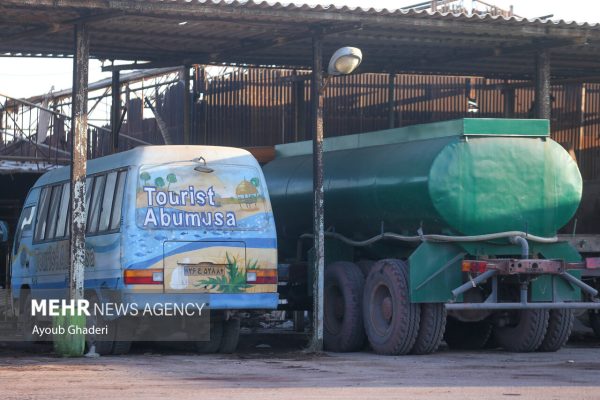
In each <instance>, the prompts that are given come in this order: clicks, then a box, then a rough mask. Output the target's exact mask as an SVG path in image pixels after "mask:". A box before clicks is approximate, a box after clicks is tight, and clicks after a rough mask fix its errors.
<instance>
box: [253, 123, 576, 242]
mask: <svg viewBox="0 0 600 400" xmlns="http://www.w3.org/2000/svg"><path fill="white" fill-rule="evenodd" d="M549 134H550V132H549V122H548V121H547V120H515V119H460V120H454V121H447V122H439V123H431V124H425V125H417V126H409V127H405V128H398V129H390V130H385V131H379V132H371V133H364V134H356V135H349V136H342V137H334V138H328V139H326V140H325V143H324V174H325V181H324V188H325V218H326V219H325V226H326V228H333V229H334V230H335V231H336V232H339V233H341V234H343V235H345V236H347V237H350V238H354V239H364V238H368V237H372V236H374V235H377V234H379V233H381V232H382V229H383V230H385V231H388V232H390V231H391V232H396V233H402V234H410V235H416V234H417V230H418V229H419V228H422V231H423V232H424V233H425V234H433V233H439V234H446V235H483V234H490V233H496V232H505V231H523V232H528V233H530V234H533V235H539V236H553V235H555V234H556V232H557V230H558V229H559V228H561V227H562V226H564V225H565V224H566V223H567V222H568V221H569V220H570V219H571V217H572V216H573V214H574V213H575V211H576V210H577V207H578V205H579V201H580V199H581V192H582V179H581V175H580V173H579V169H578V167H577V164H576V163H575V162H574V160H573V159H572V158H571V157H570V156H569V154H568V153H567V151H565V150H564V149H563V147H562V146H560V145H559V144H558V143H556V142H555V141H553V140H552V139H550V137H549ZM276 151H277V157H276V158H275V160H274V161H272V162H270V163H268V164H267V165H266V166H265V167H264V173H265V177H266V180H267V184H268V188H269V193H270V196H271V201H272V205H273V209H274V213H275V220H276V223H277V228H278V232H279V235H280V240H284V241H293V240H296V239H297V238H298V236H299V235H301V234H303V233H310V232H311V231H312V202H313V200H312V198H313V188H312V146H311V142H300V143H292V144H285V145H280V146H277V148H276ZM290 248H291V247H290Z"/></svg>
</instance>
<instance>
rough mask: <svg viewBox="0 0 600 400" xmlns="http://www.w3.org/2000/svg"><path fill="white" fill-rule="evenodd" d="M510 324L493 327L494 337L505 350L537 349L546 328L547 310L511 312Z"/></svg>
mask: <svg viewBox="0 0 600 400" xmlns="http://www.w3.org/2000/svg"><path fill="white" fill-rule="evenodd" d="M511 314H512V315H511V318H512V320H513V323H512V324H509V325H507V326H503V327H494V338H495V339H496V341H497V342H498V345H500V346H501V347H503V348H504V349H505V350H508V351H514V352H518V353H527V352H531V351H535V350H536V349H538V348H539V347H540V346H541V344H542V342H543V341H544V337H545V336H546V330H547V328H548V314H549V313H548V310H539V309H528V310H518V311H513V312H511Z"/></svg>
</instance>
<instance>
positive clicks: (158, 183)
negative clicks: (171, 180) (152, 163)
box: [154, 176, 165, 190]
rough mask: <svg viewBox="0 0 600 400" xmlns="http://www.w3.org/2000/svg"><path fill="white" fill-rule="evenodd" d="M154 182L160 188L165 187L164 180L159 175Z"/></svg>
mask: <svg viewBox="0 0 600 400" xmlns="http://www.w3.org/2000/svg"><path fill="white" fill-rule="evenodd" d="M154 184H155V185H156V187H157V188H158V189H159V190H160V189H162V188H163V187H165V180H164V179H163V178H161V177H160V176H159V177H158V178H156V179H155V180H154Z"/></svg>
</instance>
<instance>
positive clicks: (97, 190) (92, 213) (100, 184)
mask: <svg viewBox="0 0 600 400" xmlns="http://www.w3.org/2000/svg"><path fill="white" fill-rule="evenodd" d="M105 181H106V175H98V176H96V177H94V189H93V190H92V198H91V202H90V208H89V216H88V227H89V228H88V232H89V233H96V232H97V231H98V219H99V217H100V208H101V202H102V197H103V196H104V182H105Z"/></svg>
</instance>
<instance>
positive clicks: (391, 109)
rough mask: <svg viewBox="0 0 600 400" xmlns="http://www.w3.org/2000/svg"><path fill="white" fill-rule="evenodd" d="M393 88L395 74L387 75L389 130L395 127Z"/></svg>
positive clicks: (394, 85)
mask: <svg viewBox="0 0 600 400" xmlns="http://www.w3.org/2000/svg"><path fill="white" fill-rule="evenodd" d="M395 87H396V74H389V75H388V101H387V102H388V122H389V128H390V129H392V128H395V127H396V97H395Z"/></svg>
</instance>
